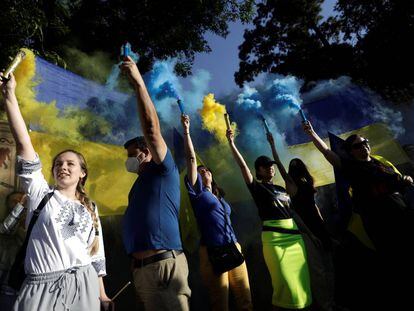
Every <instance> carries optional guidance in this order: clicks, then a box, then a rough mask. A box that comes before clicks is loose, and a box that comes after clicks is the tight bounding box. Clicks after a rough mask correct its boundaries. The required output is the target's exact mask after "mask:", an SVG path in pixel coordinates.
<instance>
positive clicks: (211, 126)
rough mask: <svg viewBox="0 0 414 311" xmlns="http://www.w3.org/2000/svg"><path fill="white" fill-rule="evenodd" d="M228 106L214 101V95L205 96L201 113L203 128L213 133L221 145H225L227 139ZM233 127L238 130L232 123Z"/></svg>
mask: <svg viewBox="0 0 414 311" xmlns="http://www.w3.org/2000/svg"><path fill="white" fill-rule="evenodd" d="M225 113H227V112H226V106H224V105H222V104H220V103H219V102H217V101H216V100H215V99H214V94H211V93H210V94H208V95H206V96H204V99H203V108H202V109H201V111H200V115H201V119H202V122H203V128H204V129H206V130H207V131H209V132H210V133H213V134H214V136H215V137H216V138H217V140H218V141H219V142H220V143H225V142H226V141H227V138H226V130H227V127H226V122H225V121H224V114H225ZM231 127H232V128H233V130H234V131H235V130H236V123H234V122H233V123H232V124H231Z"/></svg>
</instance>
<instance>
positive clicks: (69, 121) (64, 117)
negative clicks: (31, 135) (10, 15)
mask: <svg viewBox="0 0 414 311" xmlns="http://www.w3.org/2000/svg"><path fill="white" fill-rule="evenodd" d="M23 50H24V52H25V53H26V57H25V59H24V60H23V61H22V62H21V63H20V65H19V66H18V67H17V69H16V71H15V73H14V75H15V77H16V81H17V88H16V96H17V99H18V101H19V105H20V109H21V112H22V114H23V118H24V119H25V121H26V124H27V125H28V126H32V127H34V128H35V129H36V130H40V131H42V132H47V133H50V134H54V135H57V136H62V137H65V138H67V139H69V140H71V141H79V140H82V139H83V135H82V133H81V132H80V129H82V127H84V126H86V125H88V124H89V123H90V122H93V123H94V124H96V125H97V126H98V127H99V129H100V131H101V133H107V132H108V131H109V130H110V125H109V124H108V122H106V121H105V120H103V119H102V118H99V117H96V116H94V115H92V114H91V113H89V112H85V111H81V110H79V109H77V108H70V109H66V110H64V111H61V110H59V109H58V108H57V107H56V102H55V101H52V102H51V103H45V102H39V101H37V100H36V91H35V86H36V85H37V84H39V83H41V81H39V80H35V79H34V78H35V75H36V61H35V55H34V54H33V52H32V51H30V50H28V49H23Z"/></svg>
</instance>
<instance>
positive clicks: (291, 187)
mask: <svg viewBox="0 0 414 311" xmlns="http://www.w3.org/2000/svg"><path fill="white" fill-rule="evenodd" d="M267 141H268V142H269V145H270V148H271V149H272V155H273V159H274V160H275V162H276V166H277V168H278V170H279V172H280V175H282V178H283V180H284V181H285V185H286V191H287V193H288V194H289V195H290V196H294V195H295V194H296V192H297V191H298V188H297V186H296V183H295V182H294V181H293V179H292V177H290V175H289V174H288V173H287V172H286V169H285V167H284V166H283V164H282V162H281V161H280V158H279V154H278V153H277V151H276V145H275V140H274V138H273V135H272V134H271V133H268V134H267Z"/></svg>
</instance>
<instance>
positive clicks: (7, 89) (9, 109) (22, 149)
mask: <svg viewBox="0 0 414 311" xmlns="http://www.w3.org/2000/svg"><path fill="white" fill-rule="evenodd" d="M0 75H1V76H3V74H2V73H0ZM0 88H1V92H2V94H3V100H4V108H5V110H6V114H7V118H8V120H9V126H10V130H11V132H12V135H13V137H14V140H15V141H16V149H17V154H18V155H19V156H21V157H22V158H23V159H24V160H27V161H33V160H34V159H35V158H36V153H35V150H34V148H33V145H32V141H31V140H30V136H29V132H28V131H27V127H26V124H25V122H24V120H23V116H22V113H21V112H20V108H19V104H18V102H17V98H16V94H15V90H16V80H15V78H14V76H13V74H10V79H9V80H8V81H7V82H3V81H2V80H1V79H0Z"/></svg>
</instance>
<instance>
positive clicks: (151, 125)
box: [121, 56, 167, 164]
mask: <svg viewBox="0 0 414 311" xmlns="http://www.w3.org/2000/svg"><path fill="white" fill-rule="evenodd" d="M121 69H122V70H123V71H124V72H125V73H126V74H127V75H128V77H129V79H130V80H131V82H132V84H133V85H134V87H135V92H136V95H137V106H138V115H139V119H140V121H141V128H142V132H143V134H144V137H145V141H146V142H147V144H148V148H149V150H150V151H151V154H152V158H153V159H154V161H155V163H157V164H160V163H162V162H163V161H164V158H165V155H166V154H167V145H166V143H165V141H164V138H163V137H162V134H161V128H160V121H159V119H158V115H157V111H156V110H155V107H154V104H153V102H152V100H151V97H150V95H149V93H148V90H147V87H146V86H145V83H144V79H143V78H142V76H141V73H140V72H139V70H138V67H137V65H136V64H135V62H134V61H133V60H132V59H131V58H130V57H129V56H128V57H127V59H126V60H125V61H124V62H123V63H122V65H121Z"/></svg>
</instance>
